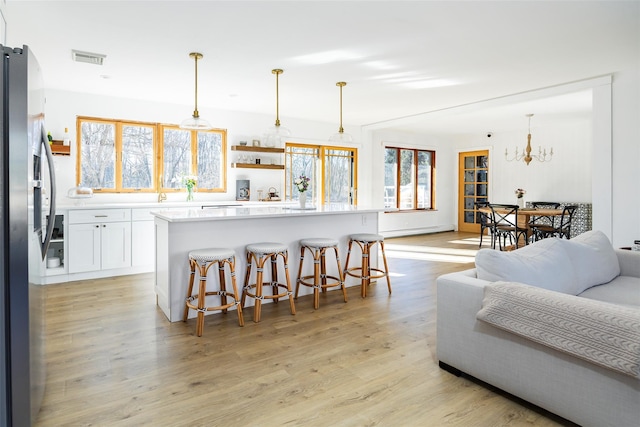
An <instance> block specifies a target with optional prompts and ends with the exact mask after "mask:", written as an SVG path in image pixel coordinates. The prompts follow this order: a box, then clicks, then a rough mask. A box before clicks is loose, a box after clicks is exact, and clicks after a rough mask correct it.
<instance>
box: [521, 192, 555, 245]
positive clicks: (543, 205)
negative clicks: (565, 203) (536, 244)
mask: <svg viewBox="0 0 640 427" xmlns="http://www.w3.org/2000/svg"><path fill="white" fill-rule="evenodd" d="M531 207H532V208H534V209H558V208H559V207H560V203H558V202H531ZM537 225H547V226H549V227H555V217H554V216H543V215H538V216H536V215H531V218H530V219H529V227H530V228H531V229H533V228H534V227H535V226H537ZM538 237H539V236H538V235H537V234H536V233H532V234H531V239H532V240H533V241H536V240H539V239H538Z"/></svg>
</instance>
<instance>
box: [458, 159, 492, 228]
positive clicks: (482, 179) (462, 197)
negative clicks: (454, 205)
mask: <svg viewBox="0 0 640 427" xmlns="http://www.w3.org/2000/svg"><path fill="white" fill-rule="evenodd" d="M488 172H489V152H488V151H486V150H484V151H473V152H466V153H460V154H459V176H460V187H461V188H460V190H459V204H458V211H459V214H458V230H459V231H469V232H479V231H480V225H479V223H480V216H479V214H478V212H477V211H476V206H475V202H486V201H488V200H489V198H488V197H489V173H488Z"/></svg>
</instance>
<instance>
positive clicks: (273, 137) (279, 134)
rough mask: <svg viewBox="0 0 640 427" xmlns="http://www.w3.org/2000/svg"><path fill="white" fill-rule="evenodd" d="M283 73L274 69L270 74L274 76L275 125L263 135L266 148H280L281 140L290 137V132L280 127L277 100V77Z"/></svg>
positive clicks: (278, 103)
mask: <svg viewBox="0 0 640 427" xmlns="http://www.w3.org/2000/svg"><path fill="white" fill-rule="evenodd" d="M282 73H284V70H281V69H279V68H276V69H275V70H271V74H275V76H276V123H275V125H273V126H272V127H270V128H269V129H267V132H266V133H265V139H266V141H265V144H266V146H267V147H275V146H278V147H280V146H281V145H282V138H286V137H288V136H290V135H291V131H290V130H289V129H288V128H286V127H284V126H281V125H280V98H279V86H278V77H279V76H280V74H282Z"/></svg>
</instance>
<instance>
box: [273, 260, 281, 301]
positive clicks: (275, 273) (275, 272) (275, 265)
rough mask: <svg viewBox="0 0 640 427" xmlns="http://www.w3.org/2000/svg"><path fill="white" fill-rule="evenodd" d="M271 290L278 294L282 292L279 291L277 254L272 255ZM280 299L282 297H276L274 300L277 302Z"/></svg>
mask: <svg viewBox="0 0 640 427" xmlns="http://www.w3.org/2000/svg"><path fill="white" fill-rule="evenodd" d="M271 292H273V293H272V295H278V294H279V293H280V292H278V255H277V254H272V255H271ZM279 299H280V298H274V299H273V302H274V303H275V304H277V303H278V300H279Z"/></svg>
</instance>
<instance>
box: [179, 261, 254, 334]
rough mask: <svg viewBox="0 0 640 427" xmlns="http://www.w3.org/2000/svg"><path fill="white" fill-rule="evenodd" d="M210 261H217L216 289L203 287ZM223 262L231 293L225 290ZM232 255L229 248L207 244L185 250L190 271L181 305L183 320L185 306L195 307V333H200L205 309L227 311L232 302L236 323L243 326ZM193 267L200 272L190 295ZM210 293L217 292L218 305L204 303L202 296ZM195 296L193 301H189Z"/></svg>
mask: <svg viewBox="0 0 640 427" xmlns="http://www.w3.org/2000/svg"><path fill="white" fill-rule="evenodd" d="M214 264H217V265H218V277H219V281H220V290H219V291H207V273H208V272H209V268H211V266H213V265H214ZM225 265H227V266H229V269H230V271H231V286H232V287H233V293H231V292H227V289H226V283H225ZM235 265H236V256H235V252H234V251H233V249H224V248H209V249H200V250H197V251H191V252H189V267H190V268H191V274H190V276H189V290H188V291H187V299H186V304H185V307H184V315H183V317H182V320H183V321H185V322H186V321H187V318H188V317H189V309H192V310H196V311H197V312H198V320H197V322H196V335H198V336H199V337H201V336H202V330H203V329H204V313H205V312H207V311H215V310H222V312H223V313H226V312H227V309H228V308H230V307H233V306H234V305H235V306H236V311H237V312H238V323H239V324H240V326H244V318H243V317H242V306H241V305H240V299H239V296H240V294H239V293H238V288H237V287H236V272H235ZM196 270H198V274H199V275H200V284H199V287H198V293H197V294H195V295H191V293H192V292H193V283H194V281H195V275H196ZM211 295H218V296H219V297H220V305H217V306H211V307H207V306H206V305H205V304H206V297H208V296H211ZM227 297H231V298H232V301H231V302H228V301H227ZM196 300H197V304H194V303H193V302H194V301H196Z"/></svg>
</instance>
